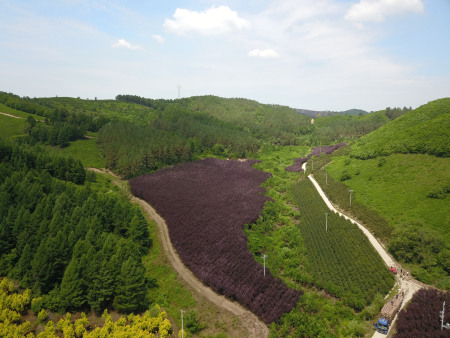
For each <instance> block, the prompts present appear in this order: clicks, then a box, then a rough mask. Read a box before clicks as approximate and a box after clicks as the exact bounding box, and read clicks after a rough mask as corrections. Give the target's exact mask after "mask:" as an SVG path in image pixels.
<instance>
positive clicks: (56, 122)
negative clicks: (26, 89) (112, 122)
mask: <svg viewBox="0 0 450 338" xmlns="http://www.w3.org/2000/svg"><path fill="white" fill-rule="evenodd" d="M0 103H3V104H5V105H6V106H8V107H10V108H13V109H16V110H20V111H23V112H26V113H29V114H35V115H39V116H42V117H44V118H45V123H36V120H35V119H34V118H33V117H32V116H29V117H28V119H27V122H28V124H29V125H28V127H27V132H28V135H29V138H28V140H29V141H30V142H31V143H36V142H42V143H46V144H50V145H53V146H55V145H67V143H68V142H69V141H74V140H78V139H82V138H83V137H84V136H85V135H86V132H87V131H92V132H97V131H98V130H99V129H100V128H101V127H102V126H103V125H105V124H106V123H108V122H109V119H108V118H107V117H105V116H94V115H89V114H83V113H74V112H69V111H68V110H67V109H65V108H60V107H57V108H53V107H52V106H51V105H49V104H45V101H43V100H40V99H31V98H29V97H20V96H18V95H15V94H11V93H5V92H0Z"/></svg>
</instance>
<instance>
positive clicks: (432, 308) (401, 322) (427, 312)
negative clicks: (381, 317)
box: [395, 289, 450, 338]
mask: <svg viewBox="0 0 450 338" xmlns="http://www.w3.org/2000/svg"><path fill="white" fill-rule="evenodd" d="M444 301H445V311H444V320H443V322H444V325H445V324H446V323H450V311H449V308H448V304H450V292H445V291H440V290H437V289H421V290H419V291H417V292H416V294H415V295H414V296H413V298H412V299H411V303H410V304H408V306H407V307H406V308H405V309H403V310H401V311H400V313H399V315H398V321H397V326H396V330H397V333H396V334H395V337H398V338H403V337H405V338H407V337H436V338H437V337H450V330H449V329H441V324H442V321H441V320H442V318H440V311H442V305H443V303H444Z"/></svg>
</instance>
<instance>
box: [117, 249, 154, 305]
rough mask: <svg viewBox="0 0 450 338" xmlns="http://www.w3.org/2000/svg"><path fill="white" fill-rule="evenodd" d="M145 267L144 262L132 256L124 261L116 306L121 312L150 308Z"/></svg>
mask: <svg viewBox="0 0 450 338" xmlns="http://www.w3.org/2000/svg"><path fill="white" fill-rule="evenodd" d="M147 292H148V290H147V286H146V278H145V269H144V267H143V266H142V263H140V262H138V261H136V259H135V258H133V257H130V258H128V259H127V260H126V261H124V262H123V263H122V267H121V270H120V275H119V284H118V286H117V293H116V299H115V304H114V305H115V308H116V309H117V310H118V311H120V312H125V313H130V312H139V311H143V310H145V309H147V308H148V306H149V299H148V294H147Z"/></svg>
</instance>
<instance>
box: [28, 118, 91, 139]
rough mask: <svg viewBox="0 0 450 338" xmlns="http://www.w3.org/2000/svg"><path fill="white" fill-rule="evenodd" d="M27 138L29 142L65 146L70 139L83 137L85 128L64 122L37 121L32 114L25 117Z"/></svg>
mask: <svg viewBox="0 0 450 338" xmlns="http://www.w3.org/2000/svg"><path fill="white" fill-rule="evenodd" d="M27 122H28V126H27V131H28V138H24V140H26V141H29V143H30V144H36V143H39V142H40V143H44V144H50V145H52V146H56V145H61V146H66V145H68V143H69V142H70V141H76V140H79V139H82V138H84V136H85V135H86V129H85V128H83V127H80V126H79V125H74V124H66V123H62V122H58V123H54V124H52V125H50V124H48V123H37V122H36V120H35V119H34V118H33V117H32V116H28V118H27Z"/></svg>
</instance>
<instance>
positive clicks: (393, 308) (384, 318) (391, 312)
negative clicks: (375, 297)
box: [373, 293, 403, 334]
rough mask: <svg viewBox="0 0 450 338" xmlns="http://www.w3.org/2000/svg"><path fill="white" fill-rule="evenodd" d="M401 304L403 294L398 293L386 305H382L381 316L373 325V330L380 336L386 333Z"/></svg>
mask: <svg viewBox="0 0 450 338" xmlns="http://www.w3.org/2000/svg"><path fill="white" fill-rule="evenodd" d="M402 303H403V294H401V293H398V294H396V295H395V297H394V298H392V299H391V300H390V301H389V302H388V303H386V304H384V306H383V308H382V309H381V314H380V318H379V319H378V322H377V323H374V324H373V326H375V328H376V329H377V332H380V333H382V334H387V333H388V331H389V327H390V326H391V324H392V321H393V320H394V318H395V315H396V314H397V312H398V310H399V309H400V307H401V306H402Z"/></svg>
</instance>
